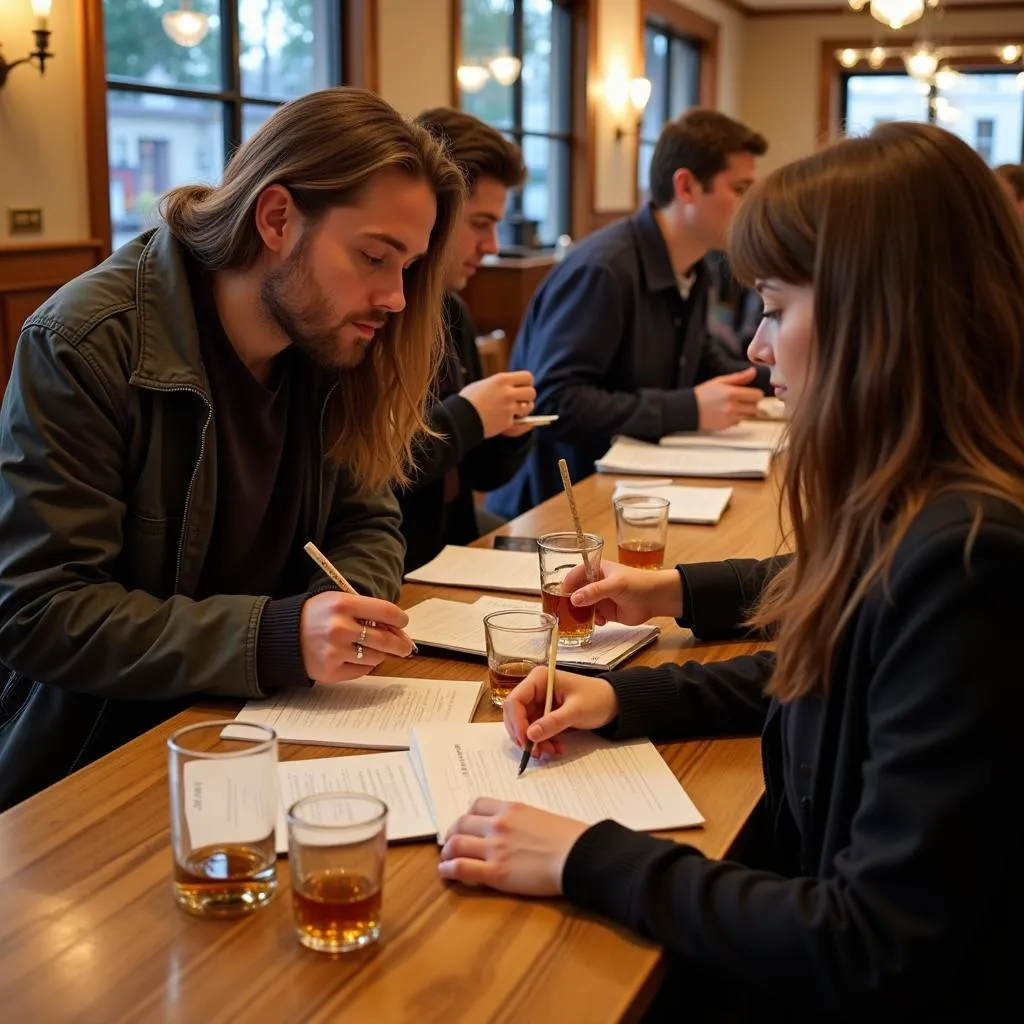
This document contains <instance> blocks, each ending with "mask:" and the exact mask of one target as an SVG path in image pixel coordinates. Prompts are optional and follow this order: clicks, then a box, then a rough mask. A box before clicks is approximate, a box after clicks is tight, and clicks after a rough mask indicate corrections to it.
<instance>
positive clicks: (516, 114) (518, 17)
mask: <svg viewBox="0 0 1024 1024" xmlns="http://www.w3.org/2000/svg"><path fill="white" fill-rule="evenodd" d="M511 49H512V56H513V57H516V58H518V59H519V60H520V61H523V60H524V59H525V55H526V54H525V51H526V38H525V25H524V21H523V0H513V3H512V46H511ZM512 125H513V127H514V128H516V129H519V130H520V131H521V130H522V128H523V76H522V74H519V75H516V80H515V81H514V82H513V83H512Z"/></svg>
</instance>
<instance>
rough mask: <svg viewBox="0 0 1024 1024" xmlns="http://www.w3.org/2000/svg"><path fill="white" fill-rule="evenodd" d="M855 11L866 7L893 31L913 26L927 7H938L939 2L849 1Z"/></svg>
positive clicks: (876, 18)
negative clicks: (905, 26)
mask: <svg viewBox="0 0 1024 1024" xmlns="http://www.w3.org/2000/svg"><path fill="white" fill-rule="evenodd" d="M848 2H849V4H850V6H851V7H852V8H853V9H854V10H855V11H862V10H864V8H865V7H867V8H869V10H870V11H871V17H872V18H874V19H875V20H876V21H880V22H881V23H882V24H883V25H885V26H887V27H888V28H891V29H894V30H895V29H901V28H903V26H904V25H910V24H913V22H915V21H917V20H918V18H920V17H921V15H923V14H924V9H925V7H937V6H938V5H939V0H848Z"/></svg>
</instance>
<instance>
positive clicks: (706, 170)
mask: <svg viewBox="0 0 1024 1024" xmlns="http://www.w3.org/2000/svg"><path fill="white" fill-rule="evenodd" d="M767 152H768V142H767V140H766V139H765V137H764V136H763V135H759V134H758V133H757V132H755V131H754V130H753V129H752V128H748V127H747V126H746V125H745V124H740V122H739V121H734V120H733V119H732V118H731V117H726V115H725V114H720V113H719V112H718V111H717V110H704V109H701V108H699V107H698V108H695V109H693V110H689V111H687V112H686V113H685V114H683V115H682V116H681V117H678V118H676V120H674V121H669V122H667V123H666V125H665V127H664V128H662V129H661V134H660V135H659V136H658V142H657V145H656V146H655V147H654V156H653V157H651V201H652V202H653V203H654V205H655V206H656V207H658V209H661V208H662V207H665V206H668V204H669V203H671V202H672V200H673V199H674V198H675V188H674V186H673V184H672V178H673V177H674V176H675V173H676V171H678V170H680V169H681V168H685V169H686V170H688V171H689V172H690V173H691V174H692V175H693V176H694V177H695V178H696V179H697V180H698V181H699V182H700V183H701V185H703V186H704V188H708V187H709V186H710V184H711V182H712V180H713V179H714V177H715V175H716V174H721V173H722V171H724V170H725V168H726V165H727V163H728V161H729V157H730V156H731V155H732V154H733V153H752V154H753V155H754V156H764V154H765V153H767Z"/></svg>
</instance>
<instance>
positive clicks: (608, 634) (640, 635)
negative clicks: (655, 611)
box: [405, 597, 660, 670]
mask: <svg viewBox="0 0 1024 1024" xmlns="http://www.w3.org/2000/svg"><path fill="white" fill-rule="evenodd" d="M506 609H515V610H523V609H525V610H526V611H539V610H540V605H539V604H538V603H536V602H535V601H517V600H515V599H513V598H500V597H481V598H480V599H479V600H477V601H475V602H473V603H472V604H467V603H465V602H463V601H446V600H444V598H440V597H431V598H428V599H427V600H426V601H420V603H419V604H416V605H413V606H412V608H409V609H407V611H408V614H409V624H408V625H407V626H406V627H405V631H406V633H408V634H409V636H411V637H412V639H413V640H415V641H416V643H418V644H421V645H423V646H425V647H439V648H441V649H442V650H446V651H458V652H459V653H461V654H474V655H477V656H478V657H481V658H486V657H487V645H486V642H485V640H484V616H485V615H490V613H491V612H500V611H505V610H506ZM659 633H660V630H659V629H658V627H657V626H623V625H622V624H621V623H618V622H609V623H607V624H606V625H604V626H597V627H596V628H595V629H594V639H593V642H592V643H591V644H589V645H588V646H587V647H559V649H558V664H559V665H560V666H561V667H562V668H571V669H590V670H606V669H613V668H616V667H618V666H619V665H621V664H622V663H623V662H624V661H625V660H626V659H627V658H629V657H631V656H632V655H633V654H635V653H636V652H637V651H639V650H640V649H641V648H642V647H646V646H647V645H648V644H650V643H653V642H654V641H655V640H656V639H657V638H658V634H659Z"/></svg>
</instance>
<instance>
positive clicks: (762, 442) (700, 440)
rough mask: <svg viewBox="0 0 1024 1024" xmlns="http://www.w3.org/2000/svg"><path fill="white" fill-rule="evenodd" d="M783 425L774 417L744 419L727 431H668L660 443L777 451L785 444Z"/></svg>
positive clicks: (677, 445)
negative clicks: (674, 432)
mask: <svg viewBox="0 0 1024 1024" xmlns="http://www.w3.org/2000/svg"><path fill="white" fill-rule="evenodd" d="M785 435H786V424H785V423H784V422H780V421H778V420H744V421H743V422H742V423H737V424H736V426H734V427H729V428H728V429H727V430H691V431H687V432H686V433H685V434H668V435H667V436H666V437H663V438H662V439H661V443H662V444H663V445H668V446H670V447H674V448H740V449H745V450H747V451H767V452H777V451H780V450H781V449H782V448H783V447H784V445H785V443H786V436H785Z"/></svg>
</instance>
